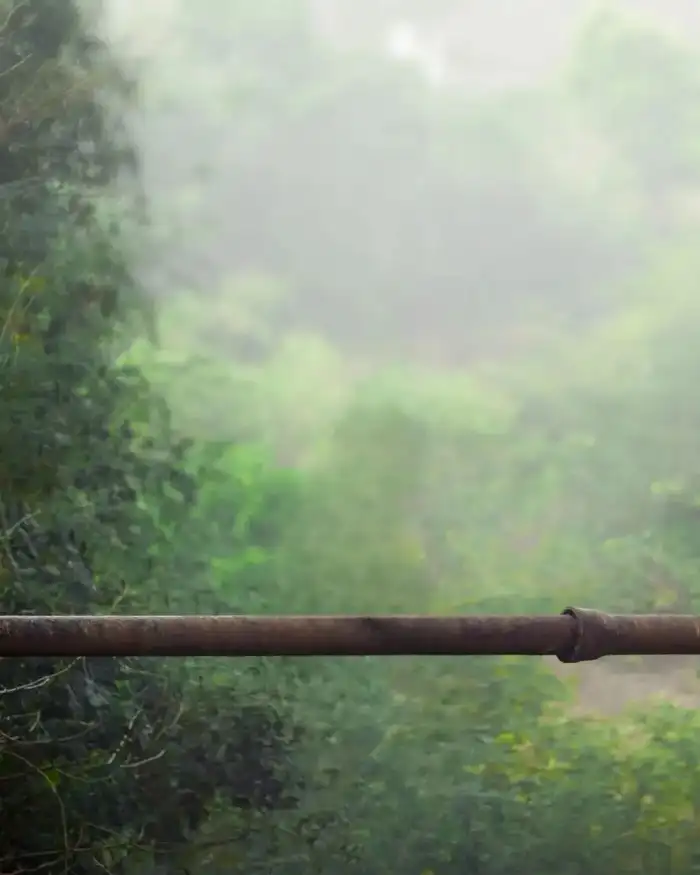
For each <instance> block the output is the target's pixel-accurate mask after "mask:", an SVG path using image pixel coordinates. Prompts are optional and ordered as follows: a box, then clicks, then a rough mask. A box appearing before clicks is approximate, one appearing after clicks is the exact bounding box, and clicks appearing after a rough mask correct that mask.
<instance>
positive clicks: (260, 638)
mask: <svg viewBox="0 0 700 875" xmlns="http://www.w3.org/2000/svg"><path fill="white" fill-rule="evenodd" d="M410 654H419V655H424V656H429V655H451V656H462V655H466V656H477V655H479V656H485V655H496V654H518V655H524V656H543V655H549V656H556V657H557V658H558V659H560V660H561V661H562V662H584V661H588V660H592V659H598V658H599V657H601V656H612V655H623V654H668V655H671V654H673V655H678V654H698V655H700V617H694V616H685V615H669V614H663V615H654V614H649V615H644V614H640V615H615V614H604V613H602V612H600V611H593V610H589V609H583V608H566V609H565V610H564V611H563V612H562V613H561V614H560V615H553V616H480V615H471V616H455V617H436V616H404V615H398V616H235V615H234V616H224V615H218V616H70V615H69V616H24V615H22V616H9V615H5V616H0V657H28V656H52V657H60V656H121V657H124V656H237V657H241V656H397V655H410Z"/></svg>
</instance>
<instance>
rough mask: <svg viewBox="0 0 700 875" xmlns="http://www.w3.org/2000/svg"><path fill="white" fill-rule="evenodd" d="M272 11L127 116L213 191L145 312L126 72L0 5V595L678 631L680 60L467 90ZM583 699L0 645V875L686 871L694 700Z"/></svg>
mask: <svg viewBox="0 0 700 875" xmlns="http://www.w3.org/2000/svg"><path fill="white" fill-rule="evenodd" d="M263 7H264V9H263ZM305 8H306V7H305V4H303V3H301V2H293V0H286V2H285V3H280V4H267V5H265V4H260V3H258V4H253V3H248V2H244V0H237V2H231V3H229V4H228V5H226V6H225V8H223V7H222V6H221V5H220V4H218V5H217V4H213V5H212V9H211V10H208V11H209V12H211V20H212V21H216V27H215V28H211V33H210V35H209V36H207V35H206V33H205V36H204V37H203V38H202V42H201V44H200V45H199V51H200V53H201V55H200V56H199V57H198V63H199V64H200V65H201V66H202V68H203V69H206V71H207V72H208V73H211V77H210V79H208V80H206V81H207V82H208V88H209V91H208V92H207V96H208V100H201V99H198V100H197V101H196V108H195V103H194V102H193V103H192V104H191V105H190V104H188V108H190V107H191V113H188V114H187V117H186V118H185V119H184V122H183V120H182V119H181V118H180V117H179V116H177V114H173V115H170V116H169V115H168V112H169V111H168V110H167V108H164V107H163V106H162V105H158V106H157V107H155V108H154V109H153V114H154V118H155V122H154V124H156V127H158V129H159V130H161V129H162V130H164V131H166V132H167V136H168V137H173V136H174V137H175V139H177V141H178V142H179V144H180V146H181V147H182V149H183V150H186V149H187V148H188V142H189V141H188V132H189V133H192V132H193V131H194V130H195V128H196V127H197V126H198V125H200V127H201V130H210V131H211V132H212V137H214V136H217V137H220V138H221V153H222V154H225V158H226V168H227V171H226V173H227V176H226V177H225V179H224V180H223V181H222V179H218V180H217V185H218V186H219V187H220V189H221V190H222V191H223V192H224V194H225V196H224V195H222V196H221V197H220V198H219V200H218V201H217V199H216V197H215V194H216V193H215V192H214V191H213V190H212V189H210V190H207V188H206V184H203V187H202V190H201V191H200V195H201V201H200V206H198V205H197V203H196V202H195V203H190V204H189V206H188V209H189V210H191V213H190V217H191V226H192V227H193V228H195V227H198V228H200V230H201V233H202V234H203V235H204V234H205V232H206V234H209V233H210V232H209V230H208V229H212V230H211V234H212V235H213V236H211V237H208V238H207V239H206V240H203V241H202V246H204V247H205V248H206V247H207V246H208V247H210V248H211V252H212V253H213V254H214V256H215V257H213V258H212V260H211V262H209V263H207V264H206V265H204V267H203V268H202V275H201V276H199V275H197V272H196V271H194V272H193V271H192V270H190V271H189V278H188V284H187V285H186V287H184V288H183V287H182V285H177V283H176V282H175V280H173V279H172V277H171V276H170V275H169V273H168V271H167V270H166V266H165V265H164V266H163V270H162V277H164V278H165V279H164V280H163V285H162V287H161V288H162V296H161V298H160V299H159V300H158V302H157V306H156V318H155V320H154V319H153V314H152V313H151V311H150V304H151V303H152V302H151V301H150V300H149V297H148V296H147V295H146V294H145V292H144V291H143V289H141V287H140V285H139V283H138V282H137V281H136V279H135V278H134V277H133V276H132V273H131V270H130V268H131V267H132V265H133V258H134V249H133V236H134V235H133V234H132V232H133V231H134V230H135V231H136V232H137V233H136V236H139V237H141V238H142V239H147V240H148V241H150V242H152V241H153V240H154V237H153V236H151V235H152V234H153V229H151V230H149V229H148V228H147V227H146V224H145V221H144V216H143V215H140V214H139V213H138V211H137V210H136V209H135V208H133V209H132V205H134V204H136V203H137V200H138V198H137V195H138V182H139V174H140V168H139V166H138V162H137V161H136V160H135V157H136V156H135V155H134V154H133V153H134V150H135V149H134V144H133V143H130V142H129V138H128V137H127V134H126V131H125V130H124V129H123V128H122V126H120V124H118V121H119V119H121V118H123V117H124V115H126V116H127V117H128V115H129V113H131V112H133V100H134V99H135V97H134V92H133V88H132V87H131V83H129V82H127V81H125V80H126V77H125V76H123V75H121V74H120V72H119V71H118V70H117V69H115V67H116V64H115V63H114V60H113V59H112V58H110V57H109V54H108V52H107V51H106V49H105V47H104V46H102V45H100V44H99V43H98V42H97V41H96V40H94V39H93V38H89V37H88V36H87V33H88V31H89V30H90V29H89V27H88V26H87V25H86V24H85V22H84V21H83V20H82V19H81V18H80V17H79V16H78V13H77V10H76V8H75V7H74V6H73V3H72V2H71V0H53V2H49V0H36V2H34V0H25V2H19V0H17V2H14V0H5V5H4V6H3V7H2V9H1V10H0V19H2V21H4V22H5V23H4V25H3V28H2V31H1V32H0V72H1V73H2V75H0V120H1V121H2V124H0V157H1V159H2V160H0V180H1V182H0V197H1V200H0V212H1V214H2V227H3V238H2V242H1V243H0V256H1V257H2V273H1V276H2V284H1V285H0V320H1V329H0V368H1V377H2V378H1V380H0V411H1V412H2V416H1V418H0V472H1V477H0V513H1V514H2V516H1V517H0V528H1V532H0V534H1V536H2V539H1V541H0V547H1V551H2V552H1V555H2V562H1V564H0V586H1V587H2V595H3V610H4V611H5V612H12V613H19V612H27V613H51V612H69V613H71V612H74V613H77V612H120V611H121V612H159V611H166V612H167V611H178V612H179V611H204V612H223V611H227V612H228V611H240V612H294V613H296V612H334V611H338V612H342V611H349V612H351V611H367V610H372V611H407V612H413V611H440V612H447V613H450V612H457V611H531V610H543V611H550V610H559V609H561V608H562V607H563V606H564V605H565V604H566V603H583V604H595V605H598V606H600V607H602V608H609V609H620V610H624V611H629V610H650V609H662V610H669V609H673V610H681V611H697V610H698V599H699V598H700V586H699V585H698V583H697V581H698V573H699V572H700V553H698V549H697V546H696V541H697V525H698V510H697V507H698V484H699V482H700V470H699V469H698V458H699V457H700V456H699V454H698V448H699V443H698V433H699V429H698V426H699V425H700V408H698V405H697V404H696V401H695V396H696V392H695V382H694V380H695V376H696V375H698V374H699V373H700V359H699V358H698V355H699V354H698V352H697V350H698V348H699V347H698V344H697V342H696V334H697V332H698V330H700V321H699V318H698V317H699V315H700V311H699V308H698V303H697V294H696V289H695V277H696V275H697V268H698V256H697V254H696V253H695V247H694V246H693V245H692V241H693V238H694V235H695V234H696V233H697V231H698V217H697V215H696V212H695V211H694V202H695V200H696V196H697V182H698V172H699V171H700V153H699V152H698V149H697V146H698V143H699V142H700V127H699V126H700V117H698V115H697V111H696V106H697V94H696V91H697V87H698V83H699V82H700V72H699V71H700V55H698V53H697V52H695V51H691V50H690V49H688V48H687V47H685V46H683V45H676V44H674V43H673V42H672V41H670V40H667V39H666V38H665V37H662V36H661V35H660V34H657V33H656V32H654V31H650V30H648V29H644V28H641V27H637V26H636V25H634V24H632V23H625V22H619V21H617V20H615V19H611V18H607V17H598V18H596V19H595V20H593V21H592V23H591V24H590V26H589V27H588V28H587V29H586V31H585V32H584V34H583V36H582V38H581V40H580V41H579V43H578V46H577V49H576V51H575V53H574V56H573V57H572V58H571V59H570V63H569V64H568V66H567V68H566V69H565V70H564V71H561V72H560V74H558V75H557V76H556V77H555V78H554V79H553V80H552V81H551V82H548V83H542V84H541V85H540V86H538V87H537V88H535V87H533V88H531V89H529V90H527V91H524V92H522V93H518V94H508V95H506V96H503V95H500V96H499V95H495V96H493V97H489V98H487V99H483V100H481V101H479V102H476V103H475V102H474V101H472V100H470V99H468V96H465V95H464V94H462V93H461V92H459V91H451V90H450V91H446V92H436V91H432V90H430V89H428V88H427V86H425V85H424V84H423V83H422V81H421V80H420V78H419V77H418V76H417V75H416V74H414V73H413V72H411V71H410V70H407V69H401V68H396V67H392V66H389V65H388V64H387V63H385V62H384V61H382V60H380V59H378V58H376V57H374V56H372V55H371V54H369V53H368V54H367V55H361V54H359V53H358V52H354V53H352V54H341V53H336V52H335V51H333V50H332V49H331V48H330V47H329V46H327V45H323V44H321V43H320V42H319V41H318V40H316V39H315V38H314V35H313V32H312V29H311V28H310V27H309V26H308V21H307V19H306V18H305ZM205 11H206V10H202V9H201V8H200V7H199V6H198V7H197V9H196V10H195V9H194V7H192V9H191V10H190V12H189V14H196V15H197V16H198V17H199V16H202V15H203V14H204V12H205ZM217 16H218V17H217ZM227 29H228V30H230V33H231V34H232V37H231V39H232V41H233V42H235V43H236V46H237V51H236V52H231V53H228V54H227V58H226V62H225V63H224V60H220V58H219V55H220V54H221V51H222V50H221V45H220V43H217V39H216V38H215V37H216V34H218V39H220V38H221V36H220V35H221V34H222V33H225V32H227ZM215 31H216V34H215ZM227 46H228V43H227ZM227 52H228V48H227ZM174 54H175V56H177V53H176V52H174ZM180 62H181V59H179V60H178V63H180ZM618 62H619V63H618ZM207 64H208V65H209V66H208V67H205V65H207ZM652 69H653V74H652V73H650V71H651V70H652ZM217 76H218V77H219V78H217ZM224 82H227V83H229V85H230V86H231V89H232V91H231V92H228V93H227V92H226V89H224V87H223V83H224ZM224 98H226V99H227V100H229V104H228V106H229V107H230V105H231V104H233V106H234V112H233V120H226V121H225V123H224V122H222V116H224V115H226V113H229V110H228V109H226V110H225V106H226V104H225V102H224ZM224 110H225V111H224ZM158 113H161V114H162V115H158ZM229 114H230V113H229ZM161 125H162V128H161V127H160V126H161ZM178 125H180V126H183V127H180V128H179V127H178ZM232 129H233V132H234V135H233V136H232V134H231V130H232ZM661 129H663V130H664V131H665V132H666V136H657V135H656V134H657V133H658V131H660V130H661ZM671 131H672V136H671V135H669V132H671ZM192 135H193V136H194V134H192ZM572 151H573V152H575V153H576V154H577V156H578V157H577V159H576V160H577V162H580V164H579V166H578V168H577V172H576V173H575V174H574V173H572V170H571V160H572V159H571V157H570V155H571V154H572ZM165 161H166V156H165V155H164V158H163V162H164V163H165ZM271 168H274V171H275V172H274V174H271V172H270V169H271ZM611 180H614V181H615V183H616V184H615V185H611V184H610V181H611ZM331 190H332V193H333V197H330V196H329V191H331ZM301 205H303V213H304V221H303V222H301V221H299V218H298V213H299V210H300V209H302V206H301ZM205 216H206V217H207V218H208V219H209V220H210V224H205V223H203V222H200V221H199V220H200V219H201V218H202V217H205ZM202 229H203V230H202ZM217 229H218V230H217ZM215 231H216V232H217V233H220V234H221V235H225V240H217V237H216V236H215V235H214V232H215ZM219 244H221V245H219ZM153 246H154V251H155V243H153ZM166 248H167V247H166ZM195 248H196V247H195ZM171 254H172V255H173V257H174V256H175V253H171ZM477 256H478V257H477ZM175 260H176V259H175ZM159 290H160V289H159ZM562 290H563V291H562ZM154 323H155V324H154ZM368 326H370V327H371V330H370V328H368ZM575 705H576V691H575V689H573V688H572V686H571V685H570V684H569V683H568V682H566V680H565V679H563V678H562V676H561V674H557V673H555V671H554V670H553V666H552V665H550V664H549V663H548V662H546V661H544V660H543V661H538V660H533V659H520V660H518V659H488V660H486V659H485V660H474V661H471V660H469V661H466V662H465V661H451V660H443V659H432V660H414V659H404V660H352V661H351V660H345V661H344V660H319V661H295V660H250V661H241V662H237V661H236V662H233V661H229V662H227V661H221V660H199V661H190V660H171V661H165V662H164V661H154V660H150V661H149V660H140V661H139V660H87V659H82V660H75V661H70V662H69V661H65V662H57V661H55V660H42V659H30V660H3V661H2V662H0V720H1V722H0V791H1V792H0V863H1V867H0V868H1V870H2V872H4V873H25V872H46V873H47V875H52V873H54V872H55V873H67V872H71V873H72V872H75V873H88V872H89V873H92V872H98V871H100V872H104V871H105V870H106V871H108V872H123V873H127V875H131V873H139V872H144V873H145V872H152V871H154V869H157V870H158V871H159V872H171V871H172V872H175V871H182V870H185V871H192V872H194V871H197V872H203V873H212V875H218V873H224V872H226V873H231V872H235V873H238V872H240V873H246V875H249V873H251V872H266V873H268V872H269V873H280V875H308V873H312V872H318V873H323V875H327V873H331V872H332V873H334V875H344V873H347V875H370V873H375V872H382V873H392V875H426V873H433V875H464V873H481V875H508V873H511V872H513V871H516V870H518V871H521V870H526V871H529V872H533V873H535V872H536V873H539V875H561V873H564V872H566V873H569V872H570V873H578V872H583V871H586V872H590V871H595V872H596V873H600V875H618V873H620V872H629V873H633V872H634V873H637V872H644V873H645V875H657V873H658V875H662V873H663V875H687V873H689V872H693V871H695V870H696V869H697V867H698V865H699V864H698V856H697V843H696V832H697V818H698V805H699V804H700V802H699V800H700V780H699V779H698V777H697V774H696V769H695V768H694V751H695V743H694V742H695V729H696V727H697V726H698V721H699V718H698V716H697V714H696V712H695V710H694V709H688V708H686V707H682V706H681V705H680V704H677V703H674V702H667V703H665V704H653V703H652V704H649V703H645V704H644V705H643V707H638V708H637V709H630V710H627V711H625V712H623V713H622V714H621V715H617V716H611V715H605V714H597V715H595V716H591V715H581V713H579V710H578V709H577V708H576V707H575Z"/></svg>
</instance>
